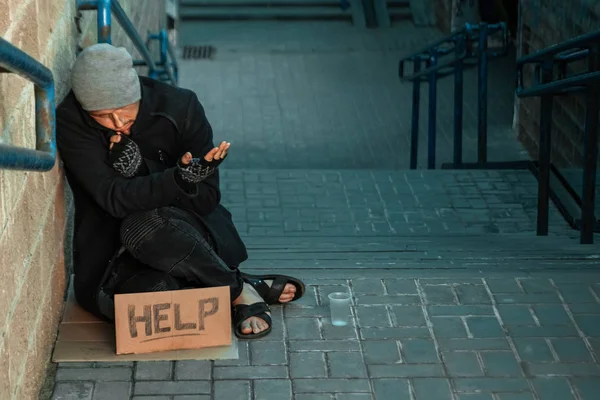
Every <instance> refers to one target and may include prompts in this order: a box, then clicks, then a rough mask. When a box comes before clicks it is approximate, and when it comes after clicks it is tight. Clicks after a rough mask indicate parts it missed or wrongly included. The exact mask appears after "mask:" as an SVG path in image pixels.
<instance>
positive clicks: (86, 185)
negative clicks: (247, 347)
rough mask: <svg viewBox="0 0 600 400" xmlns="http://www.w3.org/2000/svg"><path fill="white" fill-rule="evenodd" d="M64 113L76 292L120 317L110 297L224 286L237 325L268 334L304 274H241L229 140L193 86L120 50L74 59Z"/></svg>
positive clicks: (97, 48) (241, 332)
mask: <svg viewBox="0 0 600 400" xmlns="http://www.w3.org/2000/svg"><path fill="white" fill-rule="evenodd" d="M71 83H72V91H71V92H70V93H69V94H68V95H67V97H66V98H65V100H64V101H63V102H62V103H61V105H60V106H59V107H58V109H57V142H58V150H59V153H60V156H61V158H62V160H63V162H64V168H65V173H66V176H67V179H68V182H69V185H70V187H71V189H72V191H73V197H74V203H75V227H74V237H73V254H74V273H75V284H74V288H75V295H76V298H77V301H78V302H79V304H80V305H81V306H82V307H84V308H85V309H86V310H88V311H89V312H91V313H93V314H95V315H97V316H99V317H103V318H106V319H113V318H114V303H113V299H114V294H118V293H136V292H152V291H164V290H177V289H183V288H202V287H215V286H229V288H230V290H231V301H232V305H233V324H234V331H235V333H236V335H237V336H238V337H243V338H259V337H262V336H264V335H266V334H268V333H269V332H270V331H271V318H270V309H269V307H268V305H267V304H282V303H287V302H289V301H293V300H296V299H298V298H300V297H301V296H302V295H303V293H304V285H303V283H302V282H301V281H299V280H297V279H294V278H292V277H287V276H283V275H268V276H253V275H248V274H244V273H242V272H241V271H240V270H239V268H238V267H239V265H240V264H241V263H242V262H243V261H245V260H246V259H247V257H248V255H247V253H246V248H245V246H244V243H243V242H242V240H241V238H240V237H239V235H238V232H237V230H236V228H235V226H234V224H233V222H232V219H231V214H230V213H229V211H228V210H227V209H226V208H225V207H223V206H222V205H221V204H220V199H221V192H220V189H219V171H218V166H219V164H220V163H221V162H223V160H224V159H225V158H226V156H227V153H228V151H229V147H230V144H229V143H227V142H221V143H220V144H219V146H215V145H214V144H213V132H212V129H211V126H210V124H209V122H208V121H207V119H206V116H205V113H204V109H203V107H202V105H201V104H200V102H199V101H198V98H197V96H196V94H195V93H194V92H192V91H190V90H187V89H182V88H177V87H173V86H171V85H167V84H165V83H161V82H158V81H155V80H152V79H149V78H145V77H139V76H138V75H137V73H136V71H135V69H134V68H133V61H132V58H131V56H130V54H129V53H128V52H127V51H126V50H125V49H124V48H116V47H113V46H112V45H109V44H97V45H93V46H90V47H88V48H86V49H85V50H83V51H82V52H81V54H80V55H79V56H78V57H77V60H76V61H75V65H74V66H73V70H72V75H71Z"/></svg>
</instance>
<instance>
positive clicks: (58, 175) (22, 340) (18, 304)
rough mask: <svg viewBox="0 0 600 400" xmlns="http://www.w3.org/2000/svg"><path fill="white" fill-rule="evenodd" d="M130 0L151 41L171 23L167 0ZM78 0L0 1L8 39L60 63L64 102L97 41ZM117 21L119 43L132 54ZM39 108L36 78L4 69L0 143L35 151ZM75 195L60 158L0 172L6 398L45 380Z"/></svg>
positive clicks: (0, 314)
mask: <svg viewBox="0 0 600 400" xmlns="http://www.w3.org/2000/svg"><path fill="white" fill-rule="evenodd" d="M121 3H122V6H123V8H124V9H125V11H126V12H127V14H128V15H129V16H130V18H131V19H132V21H133V23H134V25H135V27H136V28H137V29H138V31H139V32H140V33H141V36H142V38H143V39H144V40H145V39H146V34H147V31H148V30H151V31H157V30H158V29H159V28H162V27H164V25H165V3H164V0H122V1H121ZM75 4H76V2H75V0H0V16H1V17H0V36H1V37H2V38H4V39H5V40H7V41H9V42H10V43H12V44H13V45H15V46H17V47H18V48H20V49H21V50H23V51H25V52H27V53H28V54H29V55H31V56H32V57H34V58H35V59H37V60H38V61H40V62H41V63H42V64H44V65H45V66H46V67H48V68H50V69H51V70H52V72H53V76H54V80H55V85H56V96H57V97H56V101H57V104H58V103H59V102H60V101H61V100H62V99H63V98H64V96H65V95H66V93H68V91H69V89H70V88H69V72H70V68H71V66H72V63H73V61H74V59H75V55H76V50H77V47H78V46H81V47H85V46H87V45H90V44H93V43H95V42H96V26H95V15H96V13H95V11H84V12H83V13H82V15H83V18H82V20H81V23H80V26H81V32H80V31H78V29H77V25H76V23H75V20H76V17H77V12H76V9H75V8H76V7H75ZM116 25H117V22H116V21H115V20H114V19H113V44H115V45H124V46H125V47H126V48H128V49H129V50H130V51H132V50H133V44H132V43H131V41H129V40H128V39H127V38H126V36H125V34H124V32H123V30H122V29H121V28H120V27H118V26H116ZM134 55H135V52H134ZM140 72H141V73H144V71H143V70H141V71H140ZM34 114H35V113H34V96H33V85H32V84H31V83H30V82H28V81H27V80H25V79H24V78H21V77H20V76H18V75H16V74H0V143H2V144H5V145H15V146H22V147H26V148H34V147H35V125H34V124H35V119H34ZM69 198H70V196H69V190H68V188H67V187H66V183H65V180H64V179H63V173H62V169H61V165H60V162H57V163H56V165H55V166H54V168H53V169H52V170H51V171H49V172H27V171H12V170H3V169H0V271H1V273H0V363H1V365H2V366H1V367H0V399H3V400H4V399H6V400H9V399H18V400H27V399H37V398H38V393H39V391H40V387H41V385H42V383H43V381H44V378H45V374H46V368H47V366H48V364H49V360H50V355H51V352H52V348H53V344H54V339H55V336H56V328H57V325H58V322H59V318H60V314H61V311H62V307H63V303H64V294H65V287H66V283H67V276H68V273H67V271H68V269H69V265H68V260H69V256H70V253H69V252H70V250H69V247H70V246H69V244H70V236H69V233H68V232H69V231H70V229H69V225H70V224H69V223H68V221H69V216H70V215H71V213H72V207H71V201H70V200H69Z"/></svg>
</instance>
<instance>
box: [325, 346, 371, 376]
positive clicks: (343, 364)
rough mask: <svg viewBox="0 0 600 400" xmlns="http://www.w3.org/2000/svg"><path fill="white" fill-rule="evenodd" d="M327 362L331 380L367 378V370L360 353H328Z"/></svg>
mask: <svg viewBox="0 0 600 400" xmlns="http://www.w3.org/2000/svg"><path fill="white" fill-rule="evenodd" d="M327 361H328V365H329V373H330V376H331V377H332V378H366V377H367V369H366V366H365V363H364V361H363V356H362V354H360V353H341V352H337V353H328V354H327Z"/></svg>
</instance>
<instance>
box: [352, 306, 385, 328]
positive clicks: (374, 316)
mask: <svg viewBox="0 0 600 400" xmlns="http://www.w3.org/2000/svg"><path fill="white" fill-rule="evenodd" d="M356 313H357V315H358V323H359V324H360V326H361V327H365V328H366V327H369V326H375V327H386V326H392V324H391V319H390V315H389V313H388V310H387V308H386V306H357V307H356Z"/></svg>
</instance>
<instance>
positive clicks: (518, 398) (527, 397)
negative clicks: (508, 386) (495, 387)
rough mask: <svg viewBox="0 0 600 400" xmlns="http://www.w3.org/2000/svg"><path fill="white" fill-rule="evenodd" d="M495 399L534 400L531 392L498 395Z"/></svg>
mask: <svg viewBox="0 0 600 400" xmlns="http://www.w3.org/2000/svg"><path fill="white" fill-rule="evenodd" d="M496 397H497V398H498V399H499V400H535V398H534V397H533V393H531V392H520V393H498V394H497V395H496Z"/></svg>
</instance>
